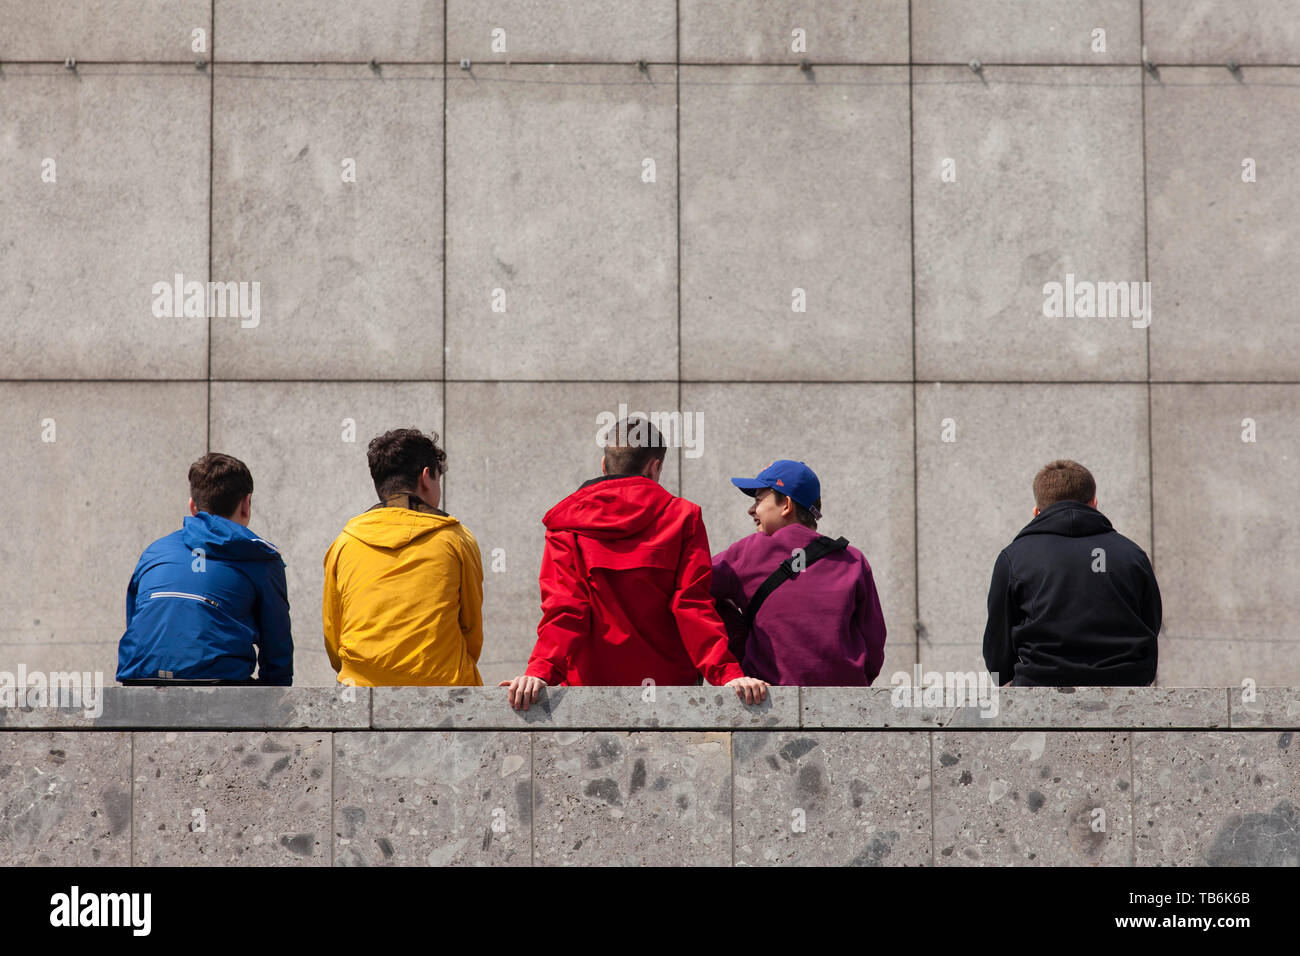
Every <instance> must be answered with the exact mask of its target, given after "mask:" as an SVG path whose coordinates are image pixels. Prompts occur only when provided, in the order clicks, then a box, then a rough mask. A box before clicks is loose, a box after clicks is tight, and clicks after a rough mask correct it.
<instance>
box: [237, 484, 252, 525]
mask: <svg viewBox="0 0 1300 956" xmlns="http://www.w3.org/2000/svg"><path fill="white" fill-rule="evenodd" d="M239 513H240V514H242V515H243V516H244V520H245V521H249V520H251V519H252V517H253V493H252V492H251V491H250V492H249V493H248V494H246V495H244V500H243V501H241V502H240V503H239Z"/></svg>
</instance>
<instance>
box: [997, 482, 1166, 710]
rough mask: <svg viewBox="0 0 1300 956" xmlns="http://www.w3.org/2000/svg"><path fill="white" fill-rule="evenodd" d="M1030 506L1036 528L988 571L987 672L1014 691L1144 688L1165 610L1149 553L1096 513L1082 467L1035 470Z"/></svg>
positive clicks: (1020, 537)
mask: <svg viewBox="0 0 1300 956" xmlns="http://www.w3.org/2000/svg"><path fill="white" fill-rule="evenodd" d="M1034 500H1035V501H1036V503H1037V506H1036V507H1035V508H1034V520H1033V521H1031V522H1029V524H1027V525H1026V526H1025V527H1024V528H1023V529H1022V530H1021V532H1020V533H1019V534H1018V535H1016V538H1015V540H1014V541H1012V542H1011V544H1010V545H1008V546H1007V547H1005V548H1003V549H1002V553H1001V554H999V555H998V559H997V561H996V562H995V563H994V565H993V581H992V583H991V584H990V585H989V618H988V624H987V626H986V627H985V629H984V663H985V664H986V665H987V666H988V669H989V672H990V673H991V674H995V675H997V677H998V681H999V682H1000V683H1003V684H1006V683H1011V684H1012V685H1014V686H1016V687H1035V686H1047V687H1088V686H1129V687H1136V686H1144V685H1147V684H1150V683H1151V682H1152V681H1153V680H1155V676H1156V635H1157V634H1159V633H1160V614H1161V607H1160V588H1159V587H1158V586H1157V584H1156V575H1155V572H1154V571H1153V570H1152V569H1151V562H1150V561H1149V560H1148V559H1147V556H1146V552H1144V551H1143V550H1142V549H1141V548H1139V547H1138V546H1137V545H1136V544H1134V543H1133V542H1132V541H1130V540H1129V539H1128V538H1126V537H1124V536H1123V535H1122V534H1120V533H1119V532H1118V531H1116V530H1115V529H1114V528H1112V527H1111V524H1110V521H1108V520H1107V519H1106V516H1105V515H1103V514H1102V513H1101V512H1100V511H1098V510H1097V483H1096V482H1095V481H1094V480H1093V477H1092V474H1091V473H1090V472H1089V471H1088V469H1087V468H1084V467H1083V466H1082V465H1080V464H1079V463H1078V462H1075V461H1064V460H1061V461H1054V462H1052V463H1051V464H1049V465H1046V466H1045V467H1044V468H1043V469H1042V470H1041V471H1039V473H1038V475H1037V476H1036V477H1035V478H1034Z"/></svg>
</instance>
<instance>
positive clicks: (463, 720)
mask: <svg viewBox="0 0 1300 956" xmlns="http://www.w3.org/2000/svg"><path fill="white" fill-rule="evenodd" d="M373 726H375V727H378V728H384V727H393V728H404V729H408V728H409V729H419V728H431V729H432V728H437V729H452V728H454V729H457V730H462V729H471V730H524V729H527V730H558V729H570V728H571V729H575V730H597V729H606V728H609V729H619V730H633V729H638V728H643V727H644V728H651V727H653V728H674V729H691V730H698V729H701V728H710V729H711V728H717V729H719V730H723V729H731V728H741V729H748V728H758V727H798V726H799V689H798V688H796V687H773V688H771V690H770V691H769V693H768V697H767V699H766V700H765V701H764V702H763V703H761V704H745V703H743V702H742V701H741V700H740V699H739V698H738V697H737V696H736V693H735V691H733V690H729V689H727V688H725V687H709V686H702V687H655V688H653V689H652V688H649V687H628V688H622V687H548V688H546V689H545V690H544V691H543V692H542V696H541V697H540V698H538V701H537V703H536V704H533V705H531V706H530V707H529V708H528V710H514V709H513V708H511V706H510V704H509V703H508V702H507V700H506V691H505V688H501V687H495V686H491V687H482V688H479V687H377V688H375V690H374V723H373Z"/></svg>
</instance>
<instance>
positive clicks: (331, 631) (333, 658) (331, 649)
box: [320, 545, 343, 674]
mask: <svg viewBox="0 0 1300 956" xmlns="http://www.w3.org/2000/svg"><path fill="white" fill-rule="evenodd" d="M320 617H321V630H322V631H324V633H325V653H326V654H328V655H329V659H330V666H331V667H333V668H334V673H336V674H337V673H338V672H339V670H340V669H341V668H342V667H343V662H342V661H340V660H339V637H340V634H341V631H342V628H343V600H342V598H341V597H340V595H339V580H338V554H337V553H336V551H335V548H334V545H330V549H329V551H327V552H325V588H324V590H323V592H322V594H321V615H320Z"/></svg>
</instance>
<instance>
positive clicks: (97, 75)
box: [0, 64, 208, 378]
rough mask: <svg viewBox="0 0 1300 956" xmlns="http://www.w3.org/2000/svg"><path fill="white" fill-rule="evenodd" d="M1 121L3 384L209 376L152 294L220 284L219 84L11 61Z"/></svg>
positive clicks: (119, 69)
mask: <svg viewBox="0 0 1300 956" xmlns="http://www.w3.org/2000/svg"><path fill="white" fill-rule="evenodd" d="M0 117H2V118H3V122H4V127H5V136H4V137H3V140H0V166H3V167H4V168H6V169H8V170H9V172H8V173H6V175H7V176H9V177H10V178H11V180H12V188H8V189H6V190H5V192H4V196H3V198H0V275H3V276H4V277H5V281H4V282H3V283H0V318H2V319H3V321H0V378H187V377H202V376H203V375H205V374H206V370H207V336H208V324H207V321H206V320H205V319H203V318H201V317H194V316H191V317H185V316H184V315H183V314H179V315H174V314H173V313H172V312H171V310H170V303H167V302H164V301H162V300H161V299H160V298H159V297H157V296H156V295H155V293H154V291H153V290H154V286H155V284H156V283H164V284H166V285H167V286H168V287H170V286H171V285H172V284H173V282H174V279H175V276H176V275H177V274H180V275H183V276H184V277H185V280H186V281H189V280H194V281H197V282H206V281H207V278H208V275H207V271H208V268H207V267H208V263H207V255H208V245H207V244H208V211H207V203H208V157H207V132H206V131H207V127H208V78H207V76H206V75H204V74H203V73H200V72H198V71H197V70H195V69H194V67H192V66H191V67H188V68H185V67H180V66H148V67H140V66H97V65H92V66H82V67H79V68H78V69H77V71H75V72H72V71H69V70H65V69H64V68H63V67H61V66H58V67H55V66H23V65H10V64H6V65H5V67H4V74H3V79H0ZM162 144H166V146H165V148H164V147H163V145H162ZM51 179H52V180H53V181H50V180H51ZM155 306H157V310H156V311H158V312H160V313H161V315H159V316H155V314H154V312H155Z"/></svg>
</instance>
